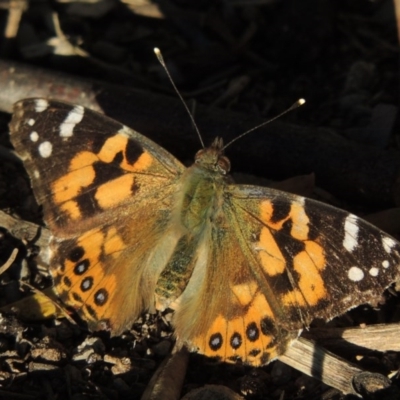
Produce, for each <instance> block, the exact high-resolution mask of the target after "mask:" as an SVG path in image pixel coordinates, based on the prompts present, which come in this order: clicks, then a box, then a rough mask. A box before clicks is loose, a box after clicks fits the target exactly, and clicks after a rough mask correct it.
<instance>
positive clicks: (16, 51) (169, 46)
mask: <svg viewBox="0 0 400 400" xmlns="http://www.w3.org/2000/svg"><path fill="white" fill-rule="evenodd" d="M4 4H5V3H4ZM138 4H139V2H138V1H134V0H132V1H129V0H127V1H125V2H117V1H113V0H100V1H99V2H97V3H89V2H88V3H84V2H81V3H79V2H77V3H68V2H58V3H55V2H50V1H36V2H35V1H32V2H31V3H29V5H28V6H27V10H26V11H25V13H24V14H23V16H22V19H21V21H20V22H19V25H18V24H17V27H18V30H17V32H18V34H17V36H16V37H15V38H7V39H6V37H5V35H3V40H2V42H1V48H0V56H1V58H2V60H3V61H5V63H6V64H5V65H6V66H7V65H9V66H10V68H11V67H14V66H15V64H13V63H14V62H15V61H17V62H21V63H23V64H24V65H25V67H26V66H28V68H35V67H42V68H46V69H48V70H49V71H51V73H52V74H53V73H54V74H56V73H58V72H63V73H69V74H71V75H73V76H74V77H76V78H79V79H82V78H84V79H87V80H90V81H92V80H93V81H96V82H97V83H96V84H95V85H94V86H93V87H92V88H93V90H95V89H94V88H95V87H101V88H102V89H99V92H98V93H101V96H102V101H103V103H102V104H107V105H108V106H109V109H108V108H106V107H104V108H103V109H104V110H106V113H107V114H109V115H111V116H113V117H117V118H119V119H121V120H122V119H123V120H124V122H125V121H129V123H128V122H127V123H128V124H129V125H130V126H131V127H133V128H135V129H137V130H138V131H140V132H142V133H144V134H146V135H148V136H149V137H151V138H153V139H154V140H156V141H158V142H159V143H160V144H161V145H163V146H165V147H166V148H167V149H168V150H169V151H170V152H171V153H172V154H174V155H176V156H177V157H178V158H180V159H181V161H183V162H185V163H187V162H189V163H190V162H191V160H192V159H193V155H194V152H195V151H196V148H197V149H198V148H200V144H199V142H198V139H197V136H196V133H195V132H194V130H193V128H192V125H191V122H190V119H189V118H188V116H187V115H186V114H185V110H184V108H183V106H182V105H181V104H180V103H179V101H178V100H177V95H176V94H175V93H174V91H173V89H172V88H171V84H170V82H169V80H168V78H167V76H166V73H165V71H164V69H163V68H162V67H161V65H160V64H159V63H158V61H157V59H156V57H155V55H154V53H153V48H154V47H159V48H160V49H161V50H162V53H163V56H164V58H165V60H166V64H167V66H168V70H169V72H170V74H171V76H172V79H173V80H174V82H175V83H176V85H177V87H178V88H179V90H180V91H181V93H182V95H183V97H184V98H185V100H186V102H187V103H188V105H189V108H190V109H192V110H193V113H194V117H195V119H196V120H197V121H198V123H199V127H200V131H201V132H202V133H203V132H204V133H203V134H204V139H205V142H206V145H207V144H209V143H208V142H209V141H210V140H211V139H212V138H213V137H215V136H216V135H219V136H222V137H223V138H224V140H225V141H228V140H229V139H230V138H232V137H236V136H237V135H239V134H241V133H242V132H243V131H244V130H245V129H249V128H251V127H253V126H255V124H257V123H260V122H262V121H266V120H268V119H269V118H271V117H274V116H275V115H277V114H279V113H280V112H282V111H283V110H285V109H286V108H288V107H290V106H291V105H292V104H293V103H294V102H295V101H296V100H297V99H299V98H305V99H306V101H307V102H306V105H305V106H302V107H300V108H299V109H297V110H295V111H292V112H290V113H289V114H287V115H285V116H284V117H282V119H281V120H280V121H278V122H276V123H275V122H274V123H272V124H271V125H269V126H268V127H267V129H260V130H259V131H255V132H253V133H251V134H250V135H248V136H246V137H245V138H243V139H241V140H240V141H238V142H236V143H235V144H233V145H232V147H231V148H229V149H228V151H227V153H228V156H229V157H230V158H231V161H232V166H233V168H232V169H233V171H234V172H240V173H244V174H252V175H257V176H258V177H260V178H264V179H268V180H283V179H288V178H293V177H295V176H300V177H298V178H297V179H295V180H294V181H289V183H288V185H287V186H285V188H286V190H291V191H294V192H296V193H300V194H305V195H307V196H313V197H316V198H319V199H321V200H323V201H325V202H329V203H331V204H334V205H336V206H340V207H341V208H345V209H348V210H350V211H352V212H355V213H357V214H358V215H363V216H366V215H368V214H371V213H375V212H380V211H383V212H382V213H380V214H378V217H377V218H378V220H374V221H375V223H377V224H379V225H380V226H382V227H383V228H384V229H386V230H388V231H389V233H390V234H392V235H393V236H395V237H397V238H398V237H400V224H399V221H400V217H399V213H397V214H395V215H396V216H397V217H395V218H393V217H389V216H388V214H386V213H385V210H387V209H388V208H391V207H399V204H400V189H399V186H400V179H399V168H400V166H399V165H398V163H399V162H400V157H399V155H400V153H399V144H400V136H399V134H398V127H399V120H398V118H397V111H398V104H399V87H400V86H399V65H398V57H399V54H398V53H399V45H398V39H397V31H396V20H395V13H394V5H393V2H392V1H391V0H377V1H368V0H302V1H298V0H271V1H267V0H265V1H261V0H260V1H250V0H247V1H246V0H243V1H241V0H225V1H222V0H197V1H190V0H162V1H154V2H153V1H150V0H149V1H142V2H140V4H145V5H146V6H147V8H143V7H139V6H138ZM145 11H146V12H147V13H150V14H149V15H147V16H146V15H143V13H144V12H145ZM52 13H54V14H52ZM8 15H9V11H8V10H5V9H4V10H3V11H1V12H0V21H1V22H0V23H1V26H2V27H3V28H4V29H3V31H4V32H5V27H6V26H7V18H8ZM54 15H57V16H58V20H59V23H60V26H61V30H62V32H63V34H64V35H65V37H66V38H67V39H65V37H64V38H63V37H60V35H59V37H58V39H56V29H55V27H54V19H52V18H53V17H54ZM50 39H52V42H49V41H50ZM67 40H68V42H69V44H72V45H74V46H77V47H79V49H80V50H79V51H80V52H81V53H79V54H78V55H76V54H75V55H72V54H71V47H68V46H67V47H65V46H66V43H67ZM83 51H85V52H87V54H89V55H90V56H89V57H84V56H82V55H81V54H82V52H83ZM66 53H69V54H68V55H63V54H66ZM8 69H9V68H8V67H7V68H5V69H4V70H2V71H1V73H0V93H1V92H3V95H1V94H0V100H1V101H2V104H3V105H2V106H1V107H2V110H1V111H2V112H3V113H2V114H1V118H0V124H1V125H0V126H1V128H2V129H0V146H1V149H2V152H1V153H0V209H1V210H3V211H5V212H7V213H8V214H12V215H14V216H19V217H21V218H22V219H23V220H27V221H30V222H34V223H36V224H39V225H43V222H42V219H41V209H40V207H38V206H37V205H36V203H35V200H34V197H33V194H32V192H31V190H30V187H29V180H28V178H27V175H26V173H25V171H24V170H23V168H22V166H21V165H20V164H19V163H17V162H16V161H15V159H13V157H12V155H11V153H10V152H9V150H10V149H11V144H10V142H9V139H8V128H7V123H8V122H9V118H10V114H9V110H10V109H11V105H12V102H13V101H14V100H15V96H18V98H24V97H32V96H35V95H38V93H39V92H38V91H39V90H47V89H46V88H47V84H46V82H41V81H40V79H42V78H41V77H40V76H39V75H38V74H37V73H36V72H34V71H35V70H31V72H29V71H30V70H28V73H27V74H26V75H25V78H26V79H25V80H24V82H20V81H16V82H15V91H14V92H13V94H12V95H11V94H7V95H6V94H5V93H9V92H6V90H9V88H10V79H12V78H10V76H9V75H8V74H9V73H10V71H8ZM103 83H104V85H108V84H112V85H115V86H106V89H104V86H102V85H103ZM70 84H71V83H70V82H67V81H63V83H62V85H60V86H57V87H55V85H52V86H51V88H49V91H51V95H52V96H53V97H56V95H55V93H59V97H60V98H62V99H64V100H66V101H70V102H74V101H75V99H76V98H77V96H78V95H79V93H78V92H79V90H78V91H77V90H75V89H74V88H73V84H72V89H71V86H70ZM97 85H98V86H97ZM3 87H4V90H3ZM6 87H7V89H6ZM129 90H135V91H136V92H135V93H142V94H143V102H141V101H140V94H139V95H132V96H133V97H132V96H131V95H129V96H131V97H129V96H128V97H127V99H128V100H125V98H124V97H123V96H125V95H126V92H128V91H129ZM137 90H139V91H140V92H137ZM57 91H58V92H57ZM17 93H18V94H17ZM40 93H42V92H40ZM107 96H108V98H107ZM134 96H136V97H134ZM99 98H100V96H98V99H97V100H98V102H99ZM132 98H137V99H139V100H138V101H137V102H136V103H134V102H130V101H129V99H132ZM158 99H160V100H158ZM1 101H0V102H1ZM170 106H171V108H169V107H170ZM202 106H205V107H202ZM132 119H134V120H136V119H137V121H138V123H137V124H135V123H134V122H131V121H132ZM225 132H226V136H225ZM164 133H165V135H164ZM269 133H270V134H269ZM285 133H287V136H285ZM332 149H334V150H332ZM231 154H232V155H231ZM246 154H247V155H246ZM348 171H352V172H351V173H350V172H348ZM312 173H314V174H315V182H316V185H314V180H313V176H312V175H310V174H312ZM237 179H238V180H241V179H244V180H246V181H248V179H249V178H241V177H238V178H237ZM253 179H257V178H253ZM262 184H263V183H262ZM390 215H392V214H390ZM0 225H1V224H0ZM39 236H40V235H39ZM16 237H17V238H16ZM21 237H23V235H20V236H18V235H15V234H14V235H13V234H11V233H10V232H8V231H7V230H6V229H5V228H4V229H2V230H0V266H1V265H2V264H3V263H5V262H6V261H7V259H8V258H9V256H10V254H11V251H12V250H13V249H14V248H18V249H19V253H18V256H17V259H16V260H15V262H14V263H13V264H12V265H11V267H10V268H9V269H8V270H7V271H6V272H5V273H3V274H2V275H1V278H0V306H6V305H9V304H14V302H15V301H17V300H19V299H21V298H23V297H25V296H26V295H27V294H28V293H29V291H30V290H29V289H27V287H26V286H24V285H23V284H22V283H21V281H25V282H28V283H29V284H30V285H32V286H33V287H35V288H36V289H37V290H43V289H45V288H46V287H49V286H50V285H51V279H50V278H49V275H48V272H47V270H46V265H45V263H44V262H43V261H41V259H40V257H41V255H40V250H43V249H41V247H40V245H38V244H37V242H35V240H33V241H24V242H22V241H21V240H19V239H21ZM18 238H19V239H18ZM36 239H37V238H36ZM38 254H39V256H38ZM399 306H400V303H399V300H398V297H396V292H395V290H394V289H393V288H392V289H391V291H390V292H387V293H385V294H384V295H383V298H382V299H377V302H376V304H375V307H371V306H362V307H359V308H357V309H354V310H352V311H351V312H349V313H348V314H346V315H345V316H344V317H342V318H340V319H336V320H334V321H333V322H331V323H330V325H331V326H358V325H360V324H362V323H365V324H371V323H394V322H399V319H400V317H399V312H398V310H399ZM21 307H22V308H24V307H28V308H29V307H31V303H28V306H21ZM4 310H7V312H4V313H3V316H2V317H1V319H0V399H60V400H61V399H73V400H81V399H82V400H83V399H113V400H114V399H139V398H140V397H141V395H142V393H143V392H144V390H145V388H146V386H147V384H148V383H149V380H150V378H151V376H152V375H153V373H154V372H155V370H156V369H157V367H158V365H159V364H160V363H161V362H162V360H163V358H164V357H165V356H166V354H168V352H169V350H170V349H171V347H172V345H173V336H172V328H171V327H170V325H169V323H168V322H169V320H170V314H168V313H167V314H165V315H163V316H161V315H155V316H154V315H148V314H146V315H143V317H142V318H141V319H140V320H139V321H137V322H136V323H135V324H134V326H133V329H132V330H131V331H129V332H127V333H126V334H124V335H123V336H121V337H114V338H110V337H109V335H108V334H106V333H104V332H102V333H101V332H100V333H96V334H90V333H88V332H87V331H85V330H84V329H81V328H80V326H82V325H79V324H78V325H73V324H71V323H70V322H68V321H67V320H66V319H62V318H61V317H60V318H59V319H57V320H55V319H54V318H49V319H47V320H45V321H41V320H37V319H35V318H37V317H35V318H33V319H32V316H30V318H29V320H27V318H23V317H18V316H16V315H15V314H14V313H12V312H10V309H9V308H7V309H3V311H4ZM28 311H29V310H28ZM39 314H40V313H39ZM35 315H37V314H35ZM72 318H74V319H76V316H75V315H73V314H72ZM397 347H398V346H397ZM341 356H342V357H346V354H341ZM347 359H348V360H349V361H351V362H353V363H358V362H359V361H360V357H356V356H354V355H350V356H348V357H347ZM359 365H360V366H362V367H363V368H365V369H367V370H370V371H374V372H379V373H382V374H384V375H389V376H390V378H391V383H392V389H393V391H392V392H390V393H388V392H386V394H385V393H381V395H380V399H381V400H383V399H386V398H387V399H389V398H393V399H394V398H399V397H396V396H398V392H396V388H398V387H400V381H399V379H398V373H397V371H398V368H399V366H400V358H399V354H398V353H395V352H392V353H390V354H386V353H385V354H382V353H378V352H374V353H371V354H369V355H367V356H364V357H363V358H362V361H361V362H360V363H359ZM206 384H217V385H224V386H227V387H229V388H231V389H233V390H234V391H235V392H236V393H238V394H239V395H241V396H243V398H246V399H254V400H256V399H285V400H289V399H340V398H347V399H350V398H352V397H351V396H347V397H344V396H343V395H341V394H340V393H339V392H337V391H335V390H333V389H331V388H329V387H327V386H325V385H324V384H322V383H320V382H319V381H317V380H315V379H312V378H308V377H306V376H305V375H303V374H301V373H300V372H298V371H296V370H293V369H291V368H290V367H287V366H285V365H284V364H282V363H279V362H274V363H271V364H269V365H267V366H265V367H262V368H250V367H245V366H242V365H228V364H221V363H220V364H218V363H215V362H214V361H212V360H209V359H207V358H205V357H203V356H200V355H196V354H193V355H191V357H190V361H189V366H188V370H187V373H186V378H185V381H184V386H183V391H182V396H183V395H184V394H186V393H188V392H190V390H192V389H196V388H199V387H201V386H203V385H206ZM393 393H394V394H393ZM385 396H386V397H385ZM208 398H211V397H208ZM212 398H215V399H217V398H227V397H217V394H215V396H214V397H212ZM365 398H375V397H368V396H367V395H366V397H365Z"/></svg>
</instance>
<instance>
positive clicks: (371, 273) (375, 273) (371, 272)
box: [369, 267, 379, 276]
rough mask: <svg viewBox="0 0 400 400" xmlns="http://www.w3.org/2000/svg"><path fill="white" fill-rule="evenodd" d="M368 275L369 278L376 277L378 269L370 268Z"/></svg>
mask: <svg viewBox="0 0 400 400" xmlns="http://www.w3.org/2000/svg"><path fill="white" fill-rule="evenodd" d="M369 274H370V275H371V276H378V274H379V268H376V267H372V268H371V269H370V270H369Z"/></svg>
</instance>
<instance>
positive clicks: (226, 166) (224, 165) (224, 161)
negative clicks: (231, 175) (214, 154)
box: [217, 156, 231, 175]
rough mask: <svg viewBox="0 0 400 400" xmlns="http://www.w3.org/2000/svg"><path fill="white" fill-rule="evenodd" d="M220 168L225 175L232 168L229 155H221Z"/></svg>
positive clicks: (218, 164) (219, 159)
mask: <svg viewBox="0 0 400 400" xmlns="http://www.w3.org/2000/svg"><path fill="white" fill-rule="evenodd" d="M217 166H218V169H219V170H220V171H221V172H222V173H223V174H224V175H225V174H227V173H228V172H229V171H230V170H231V162H230V161H229V159H228V158H227V157H224V156H220V157H219V158H218V163H217Z"/></svg>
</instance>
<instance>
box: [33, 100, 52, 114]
mask: <svg viewBox="0 0 400 400" xmlns="http://www.w3.org/2000/svg"><path fill="white" fill-rule="evenodd" d="M48 106H49V102H48V101H47V100H45V99H37V100H35V111H36V112H38V113H41V112H43V111H45V110H46V109H47V107H48Z"/></svg>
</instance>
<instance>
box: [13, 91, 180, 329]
mask: <svg viewBox="0 0 400 400" xmlns="http://www.w3.org/2000/svg"><path fill="white" fill-rule="evenodd" d="M10 131H11V141H12V143H13V145H14V147H15V149H16V151H17V152H18V153H19V154H20V156H21V158H22V159H23V161H24V164H25V166H26V169H27V171H28V173H29V175H30V178H31V182H32V187H33V190H34V193H35V196H36V199H37V201H38V203H39V204H41V205H43V214H44V220H45V222H46V224H47V226H48V227H49V228H50V230H51V232H52V234H53V237H52V239H51V243H50V248H51V256H50V269H51V272H52V275H53V277H54V281H55V286H56V290H57V292H58V294H59V295H60V297H61V299H62V300H63V301H64V302H65V303H66V304H69V305H71V306H73V307H75V308H76V309H78V310H79V312H80V313H81V315H82V316H83V317H84V318H85V319H86V320H88V323H89V327H91V328H93V329H97V328H99V327H107V326H108V327H110V328H111V329H112V330H113V332H114V333H118V332H120V331H121V330H122V329H124V328H125V327H127V325H128V323H131V322H132V320H133V319H134V318H135V317H136V316H137V315H138V313H139V312H140V311H142V310H143V309H144V308H148V307H150V306H151V302H152V300H151V299H152V298H153V297H154V286H155V284H156V283H155V279H156V278H155V276H157V274H158V272H157V268H158V269H160V268H161V267H162V264H163V260H162V259H163V257H166V255H164V254H163V251H165V254H168V251H167V250H166V248H169V246H170V244H171V243H170V242H171V241H173V240H174V239H173V235H170V238H169V239H165V240H164V241H162V240H161V238H162V237H164V236H165V235H164V234H165V230H166V229H167V226H168V221H169V218H170V214H171V211H172V210H173V204H172V202H173V199H172V198H173V194H174V193H175V191H176V182H177V179H178V177H179V175H180V174H181V173H182V172H183V171H184V169H185V168H184V167H183V166H182V165H181V164H180V163H179V162H178V161H177V160H176V159H175V158H174V157H173V156H171V155H170V154H169V153H168V152H166V151H165V150H164V149H162V148H161V147H160V146H158V145H156V144H155V143H154V142H152V141H151V140H149V139H147V138H146V137H144V136H143V135H140V134H139V133H137V132H135V131H133V130H132V129H129V128H127V127H125V126H123V125H122V124H120V123H118V122H116V121H114V120H112V119H109V118H107V117H105V116H103V115H100V114H98V113H96V112H93V111H90V110H88V109H84V108H83V107H81V106H71V105H68V104H65V103H61V102H56V101H48V100H45V99H28V100H23V101H20V102H18V103H16V105H15V108H14V115H13V118H12V121H11V123H10ZM155 242H158V243H159V246H158V250H157V252H155V251H154V250H153V244H154V243H155ZM151 261H152V262H151ZM149 264H151V265H150V266H149ZM146 267H147V268H146ZM139 287H140V290H139ZM99 321H100V325H99Z"/></svg>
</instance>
